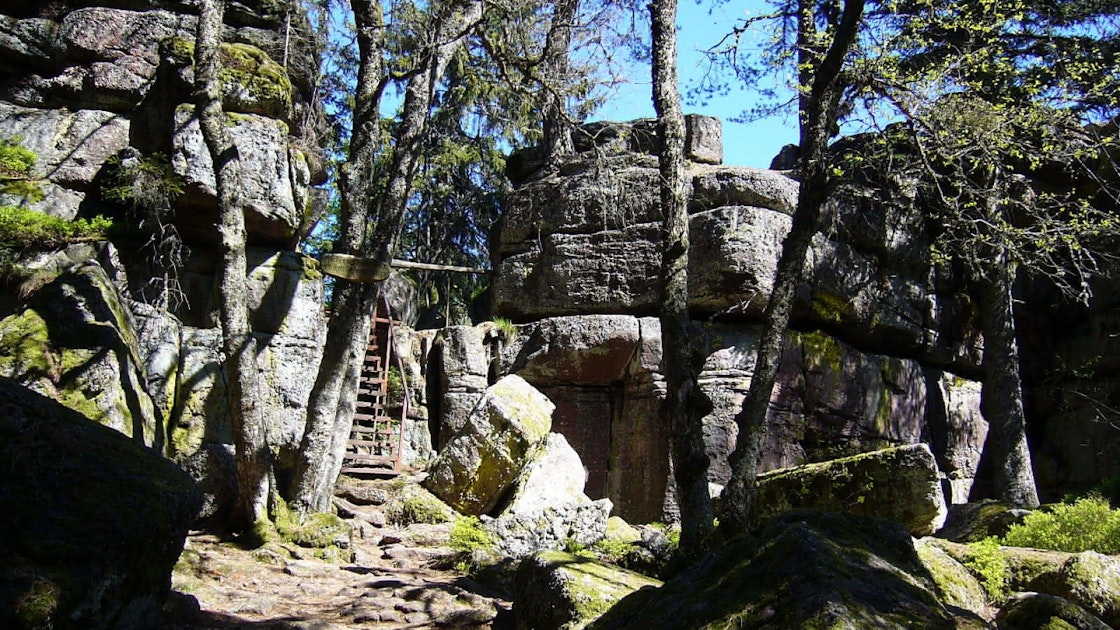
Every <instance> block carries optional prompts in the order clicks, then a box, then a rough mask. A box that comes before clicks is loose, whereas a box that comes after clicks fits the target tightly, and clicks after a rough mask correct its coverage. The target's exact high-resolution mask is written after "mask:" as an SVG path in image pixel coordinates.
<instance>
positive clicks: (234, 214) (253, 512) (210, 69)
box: [195, 0, 272, 526]
mask: <svg viewBox="0 0 1120 630" xmlns="http://www.w3.org/2000/svg"><path fill="white" fill-rule="evenodd" d="M223 9H224V6H223V4H222V1H221V0H201V3H200V12H201V15H200V17H199V21H198V33H197V39H196V42H195V106H196V108H197V112H196V113H197V116H198V120H199V124H200V125H201V127H202V135H203V137H204V138H205V140H206V147H207V149H208V150H209V152H210V157H211V158H212V159H213V162H214V172H215V180H216V182H217V188H218V211H219V225H218V231H219V234H220V236H221V251H222V262H221V267H220V269H219V270H218V282H219V288H220V295H221V304H220V308H221V322H222V351H223V353H224V355H225V374H226V382H227V388H228V401H229V415H230V419H231V421H232V423H233V437H234V447H235V449H236V453H237V489H238V509H239V514H237V515H236V516H235V518H237V519H238V520H240V521H241V522H240V523H238V524H239V525H241V526H244V525H255V524H257V523H259V522H260V521H262V520H266V521H267V519H268V499H269V485H270V484H269V480H270V478H271V472H272V471H271V467H272V464H271V457H270V455H269V450H268V441H267V434H266V430H267V427H266V423H265V418H264V414H263V404H262V401H261V400H260V389H259V387H258V381H259V373H258V370H257V362H256V356H257V344H256V340H255V339H254V337H253V331H252V329H251V328H250V327H249V305H248V290H247V288H246V276H247V275H248V273H247V264H246V260H245V214H244V210H243V207H242V206H243V204H242V200H241V183H240V180H241V177H240V168H241V167H240V161H239V157H238V154H237V148H236V147H235V146H234V144H233V140H232V138H231V137H230V134H229V130H228V129H227V128H226V116H225V113H224V112H223V111H222V93H221V82H220V81H219V80H218V69H219V63H220V61H219V50H220V44H221V29H222V14H223Z"/></svg>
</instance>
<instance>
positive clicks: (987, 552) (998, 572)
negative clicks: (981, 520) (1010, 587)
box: [964, 536, 1010, 601]
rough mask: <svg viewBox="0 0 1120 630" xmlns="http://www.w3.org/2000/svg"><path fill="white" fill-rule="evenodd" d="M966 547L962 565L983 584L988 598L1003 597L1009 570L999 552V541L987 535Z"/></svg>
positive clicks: (1005, 592) (998, 598) (1005, 593)
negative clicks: (966, 551)
mask: <svg viewBox="0 0 1120 630" xmlns="http://www.w3.org/2000/svg"><path fill="white" fill-rule="evenodd" d="M968 547H969V549H968V559H967V560H965V561H964V566H966V567H968V569H969V570H970V571H972V573H973V574H974V575H975V576H976V577H977V578H978V579H979V580H980V583H981V584H983V585H984V590H985V591H987V593H988V597H989V598H990V599H992V600H993V601H995V600H1000V599H1003V597H1004V596H1005V595H1007V581H1008V578H1009V576H1010V570H1009V569H1008V568H1007V560H1006V559H1004V557H1003V554H1002V553H1000V550H999V541H998V540H996V538H994V537H991V536H989V537H988V538H985V539H984V540H981V541H980V542H975V543H972V544H970V545H969V546H968Z"/></svg>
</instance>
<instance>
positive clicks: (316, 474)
mask: <svg viewBox="0 0 1120 630" xmlns="http://www.w3.org/2000/svg"><path fill="white" fill-rule="evenodd" d="M359 4H361V6H360V7H359V6H358V5H359ZM354 5H355V7H354V11H355V19H356V20H358V21H359V24H358V29H359V46H360V47H362V50H361V54H362V68H361V71H360V72H359V93H358V96H359V97H362V96H363V94H365V95H366V96H367V97H369V98H373V97H376V98H377V100H380V93H381V89H382V87H381V86H382V85H383V83H382V82H380V80H378V81H375V80H374V79H373V77H374V76H375V75H374V72H377V73H380V72H381V71H382V68H381V66H380V62H379V61H378V60H375V59H372V58H367V56H368V57H372V56H376V55H378V54H380V50H379V46H380V45H381V41H380V40H379V39H375V38H378V37H380V34H379V32H377V28H376V27H377V26H378V25H380V23H381V13H380V5H376V3H374V2H372V1H371V0H361V2H360V3H359V1H358V0H355V2H354ZM375 5H376V6H375ZM359 10H361V14H360V15H359ZM433 10H439V9H433ZM440 13H441V15H440V17H439V19H438V21H437V24H436V25H435V30H434V33H433V37H434V39H433V40H432V42H431V46H430V49H429V50H427V51H426V54H425V55H423V56H422V59H421V61H420V64H421V66H420V67H419V68H418V69H417V70H416V71H415V72H414V73H413V74H412V76H411V77H410V78H409V81H408V85H407V87H406V88H405V97H404V104H403V106H402V107H403V109H402V114H401V121H400V130H401V132H400V135H399V136H398V137H397V138H396V143H395V144H394V147H393V154H392V159H391V162H390V170H389V179H388V182H387V184H386V186H385V193H384V195H383V196H382V197H381V199H380V203H379V204H377V198H376V196H375V194H374V190H375V184H376V182H374V181H373V177H372V173H373V167H372V165H373V148H374V147H375V146H376V141H377V137H376V135H375V134H376V130H377V129H378V127H377V125H378V122H377V121H378V119H379V115H380V114H379V112H378V108H376V107H369V106H367V105H366V104H365V103H362V104H361V105H359V106H356V107H355V116H354V127H355V137H356V138H357V137H358V136H359V132H361V134H360V138H359V140H358V142H360V144H358V146H357V147H354V146H352V149H351V157H350V160H349V161H348V163H347V165H346V170H345V171H344V173H345V181H344V185H343V188H342V190H343V193H344V194H343V210H344V212H347V213H348V219H347V220H345V221H344V222H343V235H342V237H341V239H342V240H343V243H342V245H343V247H344V248H349V247H354V248H356V249H359V248H360V249H362V250H364V252H365V253H367V254H368V255H371V256H372V257H374V258H376V259H378V260H383V261H385V262H389V261H390V260H392V258H393V253H394V251H395V250H396V245H397V239H398V236H399V234H400V230H401V224H402V219H403V217H404V212H405V209H406V207H407V204H408V194H409V191H410V190H411V186H412V181H413V178H414V176H415V174H416V167H417V164H418V163H419V159H420V154H419V151H420V140H421V138H422V137H423V134H424V132H425V130H426V128H427V121H428V113H429V111H430V110H431V104H432V98H433V96H434V94H435V87H436V85H437V84H438V83H439V81H440V80H441V79H442V77H443V74H444V72H445V71H446V69H447V64H448V63H449V62H450V60H451V57H452V56H453V55H454V54H455V52H456V50H458V48H459V47H460V46H462V44H463V42H464V40H465V37H466V34H467V32H468V31H469V30H470V28H471V27H472V26H473V25H474V24H475V23H477V22H478V20H479V19H480V18H481V16H482V1H481V0H460V1H458V2H451V3H448V4H447V6H446V7H444V8H443V9H442V10H441V11H440ZM363 32H364V33H365V34H366V35H365V37H367V38H368V39H369V41H368V42H367V43H366V44H365V45H363V44H362V43H361V41H362V39H361V38H362V33H363ZM367 50H368V51H369V52H368V53H367ZM359 111H361V112H362V116H361V117H359V115H358V112H359ZM352 145H353V143H352ZM355 151H359V152H358V153H355ZM364 203H369V204H376V205H375V206H373V207H372V208H370V207H365V206H362V204H364ZM371 210H372V211H371ZM367 217H369V218H371V219H372V227H371V228H370V232H369V236H368V238H366V239H364V240H365V242H364V243H363V242H362V239H359V238H355V235H357V234H358V233H363V234H364V229H365V224H366V221H365V219H366V218H367ZM344 253H352V252H350V251H345V252H344ZM353 253H362V252H353ZM335 290H336V292H339V291H341V292H340V293H337V295H336V300H335V308H334V310H335V315H334V316H332V318H331V322H330V326H329V327H328V329H327V345H326V347H325V348H324V351H323V360H322V363H321V364H320V365H321V367H320V369H319V377H318V379H317V380H316V382H315V387H314V389H313V390H312V394H311V400H310V401H309V403H308V413H307V416H308V418H307V425H306V427H305V429H304V434H303V441H302V442H301V444H300V452H299V456H298V458H297V463H296V470H295V474H294V475H293V481H292V488H291V504H292V507H293V509H294V510H296V511H297V512H299V513H301V514H306V513H308V512H318V511H326V510H328V509H329V508H330V501H331V496H332V494H333V490H334V483H335V481H336V480H337V478H338V473H339V471H340V470H341V468H342V458H343V455H344V453H345V451H346V442H347V440H348V439H349V435H350V429H351V427H352V425H353V421H354V407H355V402H356V399H357V389H358V388H357V385H358V376H359V375H360V373H361V361H362V357H363V356H364V355H365V346H366V344H367V342H368V337H369V321H370V315H371V312H372V310H373V305H374V302H375V300H376V290H375V288H374V287H372V286H369V285H351V284H350V283H346V284H345V285H343V286H341V287H336V289H335Z"/></svg>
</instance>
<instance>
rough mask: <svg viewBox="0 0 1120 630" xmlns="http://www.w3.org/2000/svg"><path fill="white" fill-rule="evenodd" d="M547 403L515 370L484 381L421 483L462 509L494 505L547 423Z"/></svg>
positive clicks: (549, 416) (484, 508)
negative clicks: (478, 396)
mask: <svg viewBox="0 0 1120 630" xmlns="http://www.w3.org/2000/svg"><path fill="white" fill-rule="evenodd" d="M553 409H554V406H553V404H552V403H551V402H550V401H549V400H548V398H547V397H545V396H544V394H541V393H540V392H539V391H537V390H536V389H535V388H534V387H533V386H532V385H529V384H528V383H526V382H525V380H524V379H522V378H521V377H519V376H513V375H511V376H506V377H504V378H502V379H501V380H499V381H498V382H497V383H495V384H494V385H492V386H491V387H489V388H488V389H487V390H486V392H485V393H484V394H483V396H482V400H480V401H479V403H478V405H477V406H475V408H474V410H473V411H472V413H471V415H470V417H469V418H468V419H467V423H466V424H465V425H464V426H463V428H462V429H461V430H460V431H459V433H458V434H457V435H455V436H454V437H453V438H451V441H450V442H448V444H447V446H446V448H444V449H443V451H442V452H441V453H440V454H439V456H438V457H437V458H436V460H435V462H433V463H432V467H431V471H430V473H429V475H428V478H427V479H426V480H425V481H424V487H425V488H427V489H428V490H430V491H431V492H432V493H433V494H435V495H436V496H438V497H439V498H440V499H442V500H444V501H446V502H447V503H448V504H450V505H451V506H452V507H454V508H455V509H456V510H458V511H459V512H461V513H463V514H473V515H481V514H486V513H488V512H490V511H491V510H492V509H494V508H495V507H496V506H497V504H498V501H499V500H500V499H501V498H502V495H503V494H505V492H506V491H507V490H508V489H509V488H510V487H511V486H512V485H513V483H514V482H515V481H516V480H517V478H518V476H519V475H520V474H521V471H522V469H523V468H524V467H525V465H526V464H527V463H528V462H529V460H530V458H531V457H532V455H533V454H534V452H535V451H536V450H537V449H538V448H540V447H541V446H543V444H544V442H545V440H546V439H547V437H548V432H549V430H550V429H551V427H552V411H553Z"/></svg>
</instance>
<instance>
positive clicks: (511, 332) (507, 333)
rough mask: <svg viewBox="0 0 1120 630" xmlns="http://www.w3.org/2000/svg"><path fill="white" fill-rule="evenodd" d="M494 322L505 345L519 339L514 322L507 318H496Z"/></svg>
mask: <svg viewBox="0 0 1120 630" xmlns="http://www.w3.org/2000/svg"><path fill="white" fill-rule="evenodd" d="M493 322H494V328H495V329H497V331H498V334H499V335H501V337H502V342H503V343H509V342H511V341H513V340H514V339H517V326H516V325H515V324H514V323H513V322H511V321H510V320H508V319H506V318H505V317H495V318H494V319H493Z"/></svg>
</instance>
